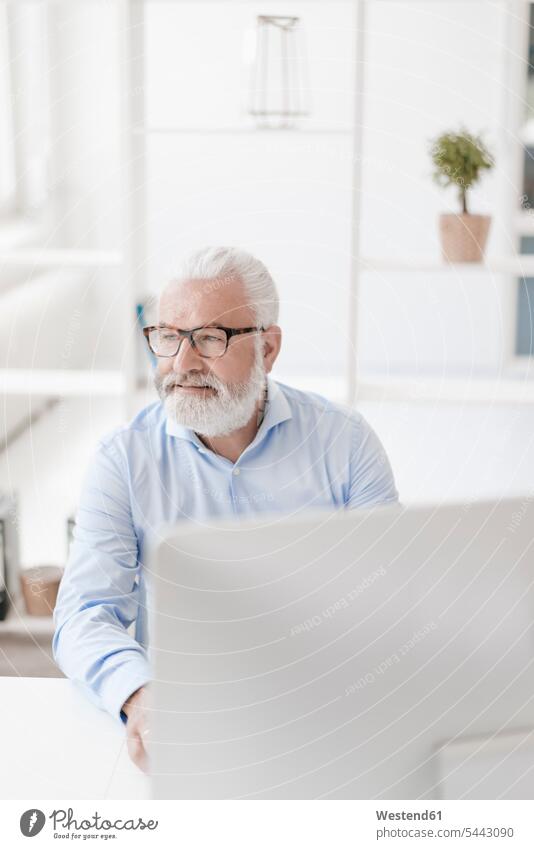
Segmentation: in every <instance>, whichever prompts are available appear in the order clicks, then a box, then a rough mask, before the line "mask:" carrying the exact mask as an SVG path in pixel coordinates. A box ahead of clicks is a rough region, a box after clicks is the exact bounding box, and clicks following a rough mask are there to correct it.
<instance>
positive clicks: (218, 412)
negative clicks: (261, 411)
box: [154, 340, 266, 437]
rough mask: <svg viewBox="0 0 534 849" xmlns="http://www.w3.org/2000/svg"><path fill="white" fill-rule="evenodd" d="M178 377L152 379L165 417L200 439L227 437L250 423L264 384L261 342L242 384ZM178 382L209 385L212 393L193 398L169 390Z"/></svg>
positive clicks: (177, 375)
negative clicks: (162, 404)
mask: <svg viewBox="0 0 534 849" xmlns="http://www.w3.org/2000/svg"><path fill="white" fill-rule="evenodd" d="M258 342H259V340H258ZM180 378H181V376H180V375H179V374H176V373H174V372H173V373H171V374H168V375H166V376H165V377H164V378H163V379H162V378H161V377H160V375H159V374H157V373H156V375H155V377H154V383H155V386H156V389H157V391H158V394H159V396H160V398H161V400H162V401H163V403H164V406H165V412H166V413H167V416H168V417H169V418H170V419H171V420H172V421H174V422H176V423H177V424H179V425H182V426H183V427H188V428H191V430H194V431H195V433H198V434H199V435H200V436H207V437H214V436H228V434H229V433H233V431H234V430H238V429H239V428H241V427H244V426H245V425H246V424H247V423H248V422H249V421H250V419H251V417H252V415H253V413H254V409H255V407H256V403H257V401H258V400H259V398H260V394H261V392H262V390H263V387H264V385H265V379H266V375H265V369H264V367H263V359H262V346H261V343H260V344H258V345H257V346H256V357H255V361H254V365H253V367H252V371H251V373H250V377H249V379H248V380H247V381H246V382H244V383H224V382H223V381H222V380H219V378H217V377H215V375H213V374H208V375H197V376H195V377H194V378H191V377H190V378H189V379H187V380H186V381H182V380H181V379H180ZM182 382H184V383H187V384H188V385H189V386H211V387H213V388H214V389H215V390H216V394H214V395H213V396H211V397H210V396H208V397H206V398H197V397H195V395H194V394H189V393H183V392H181V391H180V389H179V388H177V389H173V388H172V387H173V386H174V384H176V383H182Z"/></svg>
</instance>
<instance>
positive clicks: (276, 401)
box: [165, 377, 292, 450]
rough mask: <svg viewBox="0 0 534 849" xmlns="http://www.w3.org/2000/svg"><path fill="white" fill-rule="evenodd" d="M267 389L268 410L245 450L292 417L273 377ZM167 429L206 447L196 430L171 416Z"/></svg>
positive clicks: (289, 408) (173, 433)
mask: <svg viewBox="0 0 534 849" xmlns="http://www.w3.org/2000/svg"><path fill="white" fill-rule="evenodd" d="M267 390H268V394H267V411H266V413H265V416H264V419H263V421H262V423H261V425H260V427H259V430H258V432H257V433H256V436H255V437H254V439H253V440H252V442H251V443H250V445H249V446H247V449H245V450H248V448H252V446H255V445H257V444H258V443H259V442H261V441H262V439H263V438H264V437H265V436H266V434H267V433H268V432H269V431H270V430H271V428H273V427H275V425H277V424H281V422H285V421H287V420H288V419H290V418H291V417H292V413H291V407H290V406H289V401H288V400H287V398H286V396H285V394H284V391H283V390H282V388H281V387H280V386H279V385H278V383H277V382H276V381H275V380H273V379H272V378H271V377H267ZM165 429H166V432H167V433H168V435H169V436H176V437H178V439H186V440H187V441H188V442H192V443H193V444H194V445H196V446H197V447H198V448H205V447H206V446H205V445H204V444H203V443H202V442H201V441H200V439H199V438H198V436H197V435H196V433H195V431H194V430H191V428H189V427H184V426H183V425H180V424H177V423H176V422H175V421H173V420H172V419H171V418H169V416H167V417H166V424H165Z"/></svg>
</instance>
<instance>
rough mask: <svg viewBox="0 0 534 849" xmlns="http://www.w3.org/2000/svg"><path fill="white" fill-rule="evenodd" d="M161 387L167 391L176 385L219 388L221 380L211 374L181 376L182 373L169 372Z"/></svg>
mask: <svg viewBox="0 0 534 849" xmlns="http://www.w3.org/2000/svg"><path fill="white" fill-rule="evenodd" d="M160 385H161V388H162V389H163V391H164V392H165V393H168V392H170V391H171V390H172V389H174V387H176V386H206V387H209V388H210V389H216V390H218V389H219V388H220V382H219V381H218V380H217V378H215V377H211V376H209V375H207V376H205V377H204V376H202V375H198V376H197V377H185V375H184V377H183V378H182V377H180V375H174V374H168V375H167V376H166V377H164V378H163V380H162V381H161V383H160Z"/></svg>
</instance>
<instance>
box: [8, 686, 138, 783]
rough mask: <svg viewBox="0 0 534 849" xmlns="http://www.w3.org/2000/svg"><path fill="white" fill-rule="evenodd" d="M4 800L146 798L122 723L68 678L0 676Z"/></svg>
mask: <svg viewBox="0 0 534 849" xmlns="http://www.w3.org/2000/svg"><path fill="white" fill-rule="evenodd" d="M0 705H1V708H0V719H1V733H2V744H3V753H2V763H3V765H4V766H3V768H2V770H1V771H0V799H26V798H31V799H61V798H64V799H148V798H150V790H149V782H148V779H147V777H146V776H145V775H144V774H143V773H142V772H141V771H140V770H138V769H137V767H136V766H134V764H133V763H132V762H131V761H130V758H129V756H128V752H127V748H126V737H125V732H124V729H123V728H121V726H120V725H119V723H118V722H116V721H115V720H114V719H113V718H112V717H111V716H109V715H108V714H107V713H104V711H101V710H99V709H98V708H97V707H95V706H94V705H93V704H92V703H91V702H90V701H89V700H88V699H86V698H85V697H84V696H83V694H82V693H81V692H80V691H79V690H78V689H77V688H76V687H75V686H74V685H73V684H71V682H70V681H68V680H66V679H64V678H0Z"/></svg>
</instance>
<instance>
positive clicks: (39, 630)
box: [0, 597, 55, 638]
mask: <svg viewBox="0 0 534 849" xmlns="http://www.w3.org/2000/svg"><path fill="white" fill-rule="evenodd" d="M54 630H55V629H54V620H53V618H52V616H30V615H29V614H28V613H26V610H25V608H24V602H23V600H22V598H20V597H19V598H15V599H12V600H11V603H10V605H9V610H8V613H7V617H6V618H5V619H4V620H3V621H2V622H0V635H5V634H16V635H17V636H24V635H25V634H26V635H28V636H30V637H50V638H52V636H53V634H54Z"/></svg>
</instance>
